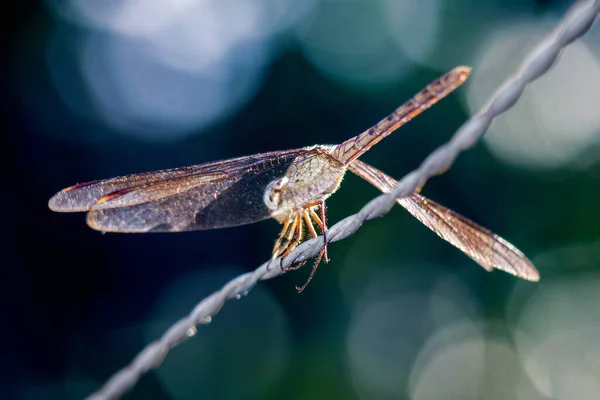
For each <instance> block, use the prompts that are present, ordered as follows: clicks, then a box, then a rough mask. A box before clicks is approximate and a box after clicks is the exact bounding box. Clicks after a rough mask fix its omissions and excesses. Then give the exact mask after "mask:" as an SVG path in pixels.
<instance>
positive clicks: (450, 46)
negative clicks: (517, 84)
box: [0, 0, 600, 400]
mask: <svg viewBox="0 0 600 400" xmlns="http://www.w3.org/2000/svg"><path fill="white" fill-rule="evenodd" d="M571 4H572V2H571V1H558V0H556V1H544V0H537V1H536V0H421V1H409V0H345V1H341V0H305V1H294V0H255V1H245V0H180V1H171V2H169V1H164V0H124V1H119V2H113V1H110V2H109V1H90V0H62V1H53V0H47V1H44V2H39V1H33V0H30V1H21V2H15V3H14V4H13V7H16V8H14V9H13V10H12V11H10V12H8V13H5V14H4V16H3V20H4V21H3V25H4V26H6V27H7V29H8V30H7V32H8V33H7V34H6V35H5V39H6V41H5V51H4V52H3V54H4V56H5V58H4V61H3V63H2V64H3V67H4V69H3V73H2V75H3V76H2V80H3V81H4V83H3V94H5V95H6V96H5V99H6V107H5V113H6V114H5V117H4V128H3V131H4V132H5V135H4V141H3V143H4V144H3V145H2V148H4V149H7V152H6V155H5V156H4V157H3V158H4V159H5V160H6V161H8V162H7V164H6V165H7V167H5V169H4V171H5V172H4V173H3V177H4V185H3V189H2V192H3V195H2V200H1V201H2V210H3V220H4V221H5V228H4V229H3V233H2V237H3V240H2V243H3V248H4V250H3V254H2V269H1V273H2V279H1V282H2V290H0V301H1V303H0V304H1V307H2V321H3V322H2V329H1V333H0V335H1V336H2V343H3V344H4V345H3V346H2V347H3V349H2V350H1V359H0V371H1V372H2V379H1V380H0V382H1V383H0V385H1V386H0V392H1V393H2V398H5V399H9V398H10V399H13V398H14V399H79V398H82V397H84V396H86V395H87V394H89V393H90V392H91V391H93V390H94V389H96V388H98V387H99V386H100V385H101V384H102V382H103V381H104V380H106V379H107V378H108V377H109V376H110V375H112V373H114V372H116V371H117V370H118V369H119V368H121V367H123V366H124V365H126V364H127V363H128V362H130V360H131V359H132V358H133V357H134V356H135V355H136V354H137V353H138V352H139V351H140V350H141V349H142V348H143V346H144V345H145V344H147V343H149V342H150V341H152V340H153V339H155V338H157V337H158V336H159V335H160V334H162V332H164V330H165V329H166V328H167V327H168V326H169V325H170V324H172V323H173V322H175V321H176V320H178V319H179V318H180V317H182V316H183V315H185V314H186V313H187V312H189V311H190V310H191V309H192V307H193V306H194V305H195V304H196V302H198V301H199V300H201V299H202V298H203V297H205V296H206V295H208V294H210V293H211V292H212V291H214V290H216V289H218V288H219V287H220V286H221V285H222V284H224V283H225V282H226V281H227V280H229V279H231V278H233V277H234V276H236V275H238V274H240V273H243V272H245V271H250V270H252V269H253V268H255V267H256V266H258V265H259V264H261V263H262V262H264V261H265V260H266V259H268V257H269V256H270V251H271V248H272V245H273V241H274V239H275V238H276V236H277V234H278V232H279V225H278V224H277V223H276V222H275V221H266V222H262V223H259V224H254V225H249V226H244V227H239V228H231V229H226V230H215V231H203V232H188V233H180V234H147V235H119V234H105V235H102V234H100V233H99V232H96V231H93V230H91V229H89V228H88V227H87V226H86V224H85V219H84V216H83V215H80V214H77V215H59V214H55V213H52V212H51V211H50V210H48V208H47V200H48V198H49V197H50V196H51V195H52V194H54V193H55V192H56V191H58V190H59V189H61V188H63V187H66V186H69V185H72V184H74V183H76V182H83V181H87V180H92V179H99V178H106V177H111V176H115V175H121V174H126V173H133V172H142V171H149V170H153V169H160V168H169V167H175V166H180V165H190V164H199V163H203V162H207V161H213V160H218V159H224V158H230V157H235V156H241V155H247V154H253V153H258V152H264V151H270V150H278V149H282V150H283V149H289V148H296V147H302V146H307V145H313V144H329V143H339V142H341V141H343V140H345V139H347V138H349V137H351V136H353V135H355V134H357V133H360V132H362V131H363V130H365V129H367V128H369V127H370V126H371V125H373V124H374V123H376V122H377V121H379V120H380V119H381V118H383V117H384V116H386V115H387V114H388V113H389V112H391V111H392V110H393V109H394V108H395V107H397V106H398V105H400V104H401V103H402V102H404V101H405V100H407V99H408V98H409V97H410V96H412V95H413V94H414V93H415V92H416V91H418V90H419V89H421V88H422V87H423V86H424V85H426V84H427V83H429V82H430V81H431V80H432V79H434V78H436V77H437V76H439V75H441V74H442V73H444V72H445V71H447V70H449V69H450V68H452V67H453V66H455V65H459V64H464V65H470V66H472V67H473V68H474V72H473V75H472V77H471V79H470V80H469V81H468V82H467V84H466V85H465V86H464V87H461V88H460V89H459V90H458V91H457V92H455V93H454V94H452V95H451V96H449V97H448V98H447V99H445V100H444V101H442V102H441V103H440V104H438V105H436V106H435V107H434V108H433V109H431V110H430V111H427V112H426V113H425V114H423V115H422V116H419V117H418V118H417V119H416V120H415V121H413V122H411V123H410V124H409V125H408V126H405V127H403V128H402V129H401V130H399V131H398V132H396V133H395V134H394V135H392V136H390V137H389V138H388V139H386V140H385V141H384V142H383V143H384V144H380V145H378V146H376V147H374V148H373V149H372V150H371V151H370V152H369V153H368V154H366V155H365V156H364V157H363V159H364V160H365V161H366V162H369V163H370V164H372V165H374V166H375V167H377V168H379V169H381V170H383V171H385V172H387V173H388V174H390V175H392V176H394V177H396V178H400V177H401V176H403V175H404V174H405V173H407V172H408V171H410V170H411V169H413V168H415V167H416V166H418V164H419V163H420V162H421V161H422V160H423V159H424V158H425V157H426V156H427V154H428V153H429V152H431V151H432V150H433V149H434V148H435V147H436V146H438V145H440V144H441V143H443V142H444V141H445V140H447V139H448V138H449V137H450V136H451V134H452V133H453V132H454V131H455V130H456V129H457V128H458V127H459V126H460V125H461V123H463V122H464V121H465V120H466V119H467V118H468V117H469V116H470V115H471V114H472V113H473V112H474V111H475V110H477V109H478V108H480V107H481V106H482V105H483V103H484V102H485V100H486V99H487V98H488V97H489V96H490V95H491V94H492V92H493V91H494V90H495V88H496V87H497V86H498V85H499V84H500V82H501V81H502V80H503V79H505V78H506V76H507V75H508V74H509V73H511V72H513V71H514V70H515V68H516V66H517V65H518V64H519V63H520V62H521V60H522V59H523V58H524V57H525V56H526V54H527V53H528V51H529V50H530V49H531V47H532V46H533V45H534V44H535V43H536V42H537V41H539V39H540V38H541V37H542V36H543V35H544V34H545V33H547V32H549V31H550V30H551V29H552V28H553V27H554V26H555V25H556V24H557V22H558V20H559V19H560V17H561V16H562V15H563V13H564V12H565V10H566V9H567V8H568V7H569V6H570V5H571ZM599 107H600V28H597V27H596V28H593V29H592V31H590V33H589V34H588V35H587V36H586V37H585V38H583V39H582V40H580V41H577V42H576V43H574V44H573V45H572V46H570V47H569V48H568V49H567V50H566V51H565V52H564V54H563V57H562V58H561V60H560V62H559V63H558V64H557V65H556V67H555V68H554V69H553V70H552V71H551V72H550V73H549V74H548V75H546V76H544V77H543V78H542V79H541V80H540V81H538V82H536V83H535V84H534V85H533V86H531V87H530V88H529V89H528V91H527V92H526V95H525V96H524V97H523V99H522V100H521V102H520V103H519V104H518V105H517V106H516V107H515V108H514V109H513V110H511V111H510V112H509V113H507V114H506V115H505V116H503V117H501V118H499V119H498V120H497V121H496V122H495V123H494V124H493V126H492V128H491V129H490V131H489V133H488V134H487V136H486V137H485V139H484V140H483V141H482V142H481V143H480V144H478V145H477V147H476V148H475V149H473V150H471V151H469V152H467V153H465V154H464V155H462V156H461V157H460V158H459V159H458V161H457V162H456V164H455V165H454V166H453V168H452V169H451V170H450V171H449V172H448V173H446V174H445V175H443V176H440V177H436V178H434V179H432V180H431V181H430V182H429V183H428V184H427V186H426V187H425V189H424V191H423V193H424V194H425V195H426V196H428V197H431V198H432V199H435V200H436V201H439V202H440V203H442V204H444V205H446V206H448V207H450V208H452V209H454V210H456V211H458V212H460V213H462V214H464V215H465V216H468V217H469V218H471V219H473V220H475V221H476V222H479V223H480V224H482V225H484V226H486V227H489V228H490V229H492V230H493V231H495V232H497V233H498V234H500V235H501V236H503V237H504V238H506V239H507V240H509V241H511V242H512V243H514V244H515V245H516V246H517V247H519V248H520V249H521V250H523V251H524V252H525V253H526V254H527V255H528V256H530V258H531V259H532V260H533V262H534V263H535V264H536V266H537V267H538V269H539V271H540V273H541V275H542V280H541V281H540V282H539V283H537V284H533V283H528V282H523V281H520V280H518V279H517V278H515V277H513V276H510V275H508V274H504V273H502V272H494V273H487V272H485V271H484V270H483V269H482V268H480V267H479V266H478V265H476V264H475V263H474V262H473V261H471V260H470V259H469V258H467V257H466V256H464V255H463V254H462V253H460V252H459V251H458V250H456V249H455V248H453V247H452V246H450V245H449V244H447V243H445V242H443V241H442V240H441V239H439V238H438V237H437V236H436V235H435V234H433V233H431V232H430V231H429V230H428V229H426V228H425V227H423V226H422V225H421V224H419V223H418V222H417V221H416V220H414V219H413V218H412V217H410V216H409V215H408V213H406V212H405V211H404V210H402V209H401V208H400V207H397V208H395V209H393V210H392V211H391V212H390V213H389V214H388V215H387V216H385V217H384V218H381V219H378V220H375V221H371V222H369V223H367V224H366V225H365V226H364V227H363V228H362V229H360V230H359V231H358V232H357V233H356V234H355V235H354V236H352V237H351V238H350V239H348V240H345V241H343V242H339V243H335V244H332V245H331V246H330V248H329V254H330V256H331V258H332V261H331V262H330V263H329V264H328V265H325V264H324V265H322V266H321V268H320V269H319V271H318V272H317V275H316V277H315V279H314V280H313V282H312V283H311V284H310V285H309V286H308V288H307V290H306V291H305V292H303V293H302V294H300V295H298V294H296V291H295V290H294V286H295V285H296V284H300V283H303V282H304V279H305V277H306V275H307V274H308V270H307V269H303V270H300V271H298V272H294V273H289V274H286V275H285V276H283V277H280V278H277V279H275V280H272V281H268V282H264V283H261V284H259V285H258V286H257V287H255V288H254V290H252V292H250V294H249V295H248V296H246V297H244V298H242V299H241V300H238V301H235V300H234V301H231V302H229V303H228V304H227V305H226V306H225V308H224V309H223V310H222V311H221V313H220V314H218V315H217V316H216V317H215V318H214V319H213V322H212V323H211V324H210V325H208V326H206V327H201V328H199V330H198V333H197V335H196V336H195V337H194V338H193V339H191V340H189V341H188V342H186V343H184V344H182V345H181V346H179V347H177V348H176V349H175V350H173V351H172V352H171V353H170V354H169V355H168V357H167V358H166V359H165V362H164V364H163V365H162V366H161V367H160V368H159V369H157V370H155V371H153V372H151V373H149V374H147V375H146V376H144V377H143V378H142V379H141V381H140V382H139V383H138V385H137V386H136V387H135V388H134V389H133V391H131V392H130V393H129V394H128V396H127V398H128V399H173V400H179V399H181V400H183V399H198V398H207V399H210V398H226V399H279V398H290V399H306V398H311V399H330V398H346V399H414V400H423V399H437V398H454V399H482V398H485V399H487V400H499V399H518V400H538V399H540V400H541V399H569V400H570V399H598V393H600V307H599V305H600V268H599V265H600V207H598V204H600V189H599V188H600V186H599V184H600V157H599V154H600V152H599V151H600V146H599V144H600V111H599V110H600V109H599ZM377 194H378V193H377V191H376V190H375V189H374V188H372V187H370V186H369V184H367V183H366V182H364V181H361V180H360V179H358V178H356V177H354V176H348V177H347V178H346V179H345V181H344V183H343V185H342V187H341V189H340V190H339V192H338V193H336V194H335V195H334V196H333V197H332V198H331V199H330V200H329V204H328V205H329V221H330V223H331V224H333V223H335V222H336V221H338V220H340V219H341V218H343V217H345V216H347V215H348V214H350V213H353V212H356V211H357V210H358V209H359V208H360V207H361V206H362V205H363V204H365V203H366V202H367V201H368V200H369V199H371V198H373V197H374V196H376V195H377Z"/></svg>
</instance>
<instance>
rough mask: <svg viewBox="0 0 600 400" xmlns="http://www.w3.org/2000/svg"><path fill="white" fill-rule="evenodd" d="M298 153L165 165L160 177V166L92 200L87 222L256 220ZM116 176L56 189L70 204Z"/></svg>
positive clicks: (189, 226) (159, 224)
mask: <svg viewBox="0 0 600 400" xmlns="http://www.w3.org/2000/svg"><path fill="white" fill-rule="evenodd" d="M299 153H300V151H299V150H290V151H285V152H273V153H264V154H259V155H255V156H248V157H242V158H239V159H232V160H227V161H224V162H219V163H211V164H203V165H199V166H195V167H187V168H189V170H188V172H187V173H180V172H179V171H178V172H175V173H171V172H170V171H173V170H170V171H168V172H169V174H168V176H169V178H168V179H163V178H164V175H161V174H163V173H164V171H157V172H155V173H147V174H141V175H147V178H148V179H146V180H145V182H146V183H143V184H140V182H142V181H143V179H133V180H131V179H130V181H131V183H130V184H129V186H128V187H125V188H121V189H118V190H115V191H113V192H110V193H108V194H104V195H102V196H101V197H99V198H96V199H94V203H93V204H92V205H91V206H90V209H89V212H88V215H87V222H88V224H89V225H90V227H92V228H93V229H97V230H100V231H106V232H129V233H132V232H174V231H185V230H197V229H213V228H224V227H229V226H235V225H243V224H248V223H252V222H257V221H260V220H263V219H266V218H269V217H270V211H269V210H268V209H267V207H266V205H265V204H264V200H263V196H264V192H265V189H266V187H267V185H268V184H269V183H270V182H272V181H273V180H275V179H277V178H280V177H281V176H283V175H284V174H285V173H286V171H287V169H288V168H289V166H290V165H291V164H292V163H293V162H294V160H295V159H296V157H297V156H298V155H299ZM141 175H134V176H135V177H137V176H141ZM130 177H131V176H130ZM119 179H121V178H115V179H110V180H107V181H99V182H94V183H91V184H90V185H88V186H80V187H74V188H73V189H70V190H67V191H64V192H61V193H64V194H63V196H65V197H70V198H71V199H74V200H71V204H75V203H77V201H79V200H80V199H84V200H85V201H88V199H90V198H92V194H91V193H93V192H94V193H98V192H105V191H106V188H107V187H110V188H114V187H118V185H122V183H120V182H122V181H123V180H122V179H121V180H119ZM133 182H135V183H133ZM103 185H104V186H103ZM90 187H95V189H93V191H92V190H90ZM79 191H82V192H83V194H81V195H80V194H79V193H78V192H79ZM61 193H59V194H58V195H57V196H59V195H60V194H61ZM51 203H52V200H51ZM67 203H68V201H67ZM82 203H83V202H82ZM77 206H78V207H80V206H82V204H77Z"/></svg>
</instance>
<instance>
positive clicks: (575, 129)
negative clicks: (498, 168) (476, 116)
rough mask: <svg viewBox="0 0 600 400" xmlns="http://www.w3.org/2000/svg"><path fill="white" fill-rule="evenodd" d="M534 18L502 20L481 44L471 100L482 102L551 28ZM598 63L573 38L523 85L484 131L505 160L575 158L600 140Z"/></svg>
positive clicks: (550, 162)
mask: <svg viewBox="0 0 600 400" xmlns="http://www.w3.org/2000/svg"><path fill="white" fill-rule="evenodd" d="M548 25H549V24H539V23H535V22H529V23H525V22H524V23H521V24H520V25H519V24H515V23H514V22H511V23H510V25H507V26H503V27H502V28H501V29H499V30H498V31H497V32H496V33H495V34H494V35H492V37H491V38H490V39H489V40H488V41H487V42H486V43H484V44H483V45H482V46H481V49H482V55H481V59H480V60H479V61H478V62H477V64H476V65H475V66H474V69H473V71H474V73H473V75H472V78H471V82H470V85H469V87H468V88H469V94H468V97H469V105H470V107H471V109H472V110H473V111H475V110H477V109H479V108H481V107H482V106H483V105H484V102H485V101H487V99H488V98H489V96H490V95H491V94H492V93H493V91H494V90H495V89H496V88H497V86H498V85H499V84H500V83H501V82H502V81H503V80H504V79H505V78H506V77H507V76H508V75H509V74H510V73H512V72H514V71H515V70H516V68H517V65H518V63H520V60H522V59H523V58H524V56H525V55H526V54H527V52H528V51H530V49H531V46H532V45H533V44H535V43H536V42H537V41H538V40H539V38H540V37H541V36H542V35H543V34H545V33H546V32H547V31H548V30H549V26H548ZM597 104H600V63H599V61H598V59H597V58H596V57H594V55H593V54H591V53H590V52H589V50H588V49H587V48H586V47H585V46H584V45H582V44H579V43H574V44H572V45H571V46H569V48H568V49H567V50H566V51H565V54H564V55H563V57H562V58H561V59H560V60H559V61H558V63H557V65H556V66H555V67H554V68H553V69H552V70H551V71H550V72H549V73H548V74H547V75H545V76H544V77H543V78H542V79H540V80H539V81H536V82H534V83H533V84H532V85H531V86H529V87H528V88H527V90H526V91H525V94H524V95H523V97H522V98H521V100H520V101H519V103H517V105H516V106H514V107H513V108H512V109H511V110H510V111H508V112H507V113H506V114H504V115H503V116H501V117H499V118H498V119H497V120H496V121H495V122H494V123H493V124H492V126H491V127H490V130H489V132H488V133H487V134H486V136H484V140H485V143H486V145H487V146H488V147H489V149H490V151H492V152H493V153H494V154H495V155H496V156H497V157H498V158H500V159H502V160H503V161H505V162H507V163H510V164H515V165H518V166H524V167H529V168H556V167H562V166H565V165H569V164H572V163H574V162H576V161H577V159H578V157H580V156H581V155H582V154H583V153H584V151H585V150H586V149H589V148H590V146H593V145H597V144H598V143H600V113H599V112H598V110H597V108H598V107H597V106H596V105H597Z"/></svg>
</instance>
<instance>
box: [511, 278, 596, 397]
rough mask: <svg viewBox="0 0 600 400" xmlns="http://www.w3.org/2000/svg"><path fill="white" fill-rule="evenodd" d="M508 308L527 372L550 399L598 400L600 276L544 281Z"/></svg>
mask: <svg viewBox="0 0 600 400" xmlns="http://www.w3.org/2000/svg"><path fill="white" fill-rule="evenodd" d="M523 294H524V293H523V290H521V291H519V290H517V291H516V292H515V295H514V296H513V297H512V299H511V302H510V306H509V317H511V319H513V320H514V321H515V324H516V329H515V331H516V334H515V339H516V344H517V348H518V350H519V352H520V353H521V357H522V358H523V359H524V364H525V367H526V368H525V370H526V372H527V374H528V375H529V377H530V379H531V380H532V381H533V383H534V385H535V386H536V388H537V389H538V390H539V391H540V392H542V393H543V394H544V395H545V396H546V398H553V399H558V400H568V399H578V400H579V399H580V400H587V399H590V400H592V399H597V398H598V393H600V341H599V340H598V338H600V307H598V304H600V275H598V274H589V273H588V274H586V275H581V276H580V277H577V278H567V277H564V276H561V277H560V279H558V280H556V281H552V280H551V278H549V279H546V280H544V281H542V283H540V284H539V285H535V287H533V288H531V289H530V295H529V296H524V295H523Z"/></svg>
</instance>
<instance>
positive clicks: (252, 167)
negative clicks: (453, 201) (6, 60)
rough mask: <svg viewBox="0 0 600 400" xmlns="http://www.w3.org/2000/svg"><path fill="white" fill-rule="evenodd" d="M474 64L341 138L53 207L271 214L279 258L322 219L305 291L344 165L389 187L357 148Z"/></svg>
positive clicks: (111, 225) (172, 215)
mask: <svg viewBox="0 0 600 400" xmlns="http://www.w3.org/2000/svg"><path fill="white" fill-rule="evenodd" d="M470 72H471V69H470V68H469V67H465V66H458V67H455V68H453V69H452V70H450V71H449V72H447V73H446V74H444V75H442V76H441V77H439V78H438V79H436V80H434V81H433V82H431V83H430V84H429V85H427V86H426V87H425V88H424V89H422V90H421V91H420V92H418V93H417V94H415V95H414V96H413V97H412V98H411V99H410V100H409V101H407V102H406V103H404V104H403V105H401V106H400V107H398V108H397V109H396V110H395V111H394V112H392V113H391V114H390V115H389V116H387V117H386V118H384V119H383V120H381V121H380V122H378V123H377V124H376V125H374V126H373V127H371V128H369V129H367V130H366V131H364V132H363V133H361V134H359V135H357V136H355V137H353V138H351V139H348V140H346V141H345V142H343V143H341V144H338V145H316V146H309V147H304V148H300V149H294V150H285V151H273V152H268V153H261V154H255V155H250V156H244V157H238V158H233V159H229V160H224V161H216V162H209V163H205V164H199V165H194V166H185V167H179V168H173V169H166V170H159V171H152V172H144V173H138V174H131V175H124V176H118V177H115V178H110V179H104V180H97V181H91V182H86V183H80V184H76V185H73V186H70V187H67V188H66V189H63V190H61V191H60V192H58V193H57V194H55V195H54V196H53V197H52V198H51V199H50V201H49V207H50V209H51V210H53V211H57V212H87V224H88V225H89V226H90V227H91V228H92V229H95V230H99V231H103V232H122V233H138V232H182V231H191V230H205V229H216V228H227V227H233V226H239V225H244V224H250V223H254V222H258V221H262V220H265V219H269V218H274V219H275V220H276V221H278V222H279V223H280V224H282V225H283V226H282V229H281V233H280V234H279V236H278V238H277V240H276V242H275V245H274V247H273V251H272V258H273V259H275V258H277V257H281V258H284V257H286V256H287V255H288V254H289V253H290V252H291V251H292V250H293V249H294V248H296V247H297V246H298V245H299V244H300V243H301V242H302V241H303V240H305V239H306V238H307V237H313V238H314V237H318V234H317V228H318V229H319V231H320V232H321V234H322V235H323V238H324V240H323V242H324V246H323V249H322V250H321V252H320V253H319V254H318V256H317V258H316V261H315V263H314V265H313V268H312V270H311V272H310V275H309V277H308V278H307V280H306V282H305V283H304V284H303V285H302V286H300V287H296V289H297V290H298V292H301V291H302V290H304V288H306V286H307V285H308V283H309V282H310V281H311V279H312V278H313V276H314V274H315V272H316V270H317V267H318V266H319V263H320V262H321V260H323V259H324V260H325V262H328V261H329V257H328V254H327V240H326V234H327V221H326V206H325V201H326V200H327V199H328V198H329V197H330V196H331V195H332V194H333V193H334V192H336V191H337V190H338V188H339V186H340V183H341V182H342V179H343V177H344V175H345V173H346V171H347V170H350V171H351V172H353V173H354V174H356V175H358V176H359V177H361V178H363V179H365V180H366V181H367V182H369V183H371V184H372V185H373V186H375V187H376V188H378V189H379V190H381V191H383V192H390V191H391V190H392V189H393V188H394V186H395V184H396V181H395V180H394V179H393V178H391V177H389V176H388V175H386V174H384V173H383V172H381V171H379V170H377V169H375V168H374V167H372V166H370V165H368V164H365V163H364V162H362V161H360V160H358V158H359V157H360V156H361V155H363V154H364V153H365V152H367V151H368V150H369V149H370V148H371V147H373V146H374V145H375V144H377V143H378V142H380V141H381V140H382V139H384V138H385V137H387V136H389V135H390V134H391V133H392V132H394V131H395V130H396V129H398V128H399V127H401V126H402V125H404V124H406V123H407V122H408V121H410V120H411V119H413V118H414V117H416V116H417V115H419V114H420V113H422V112H423V111H424V110H426V109H428V108H429V107H431V106H432V105H434V104H435V103H437V102H438V101H439V100H441V99H443V98H444V97H446V96H447V95H448V94H450V93H451V92H453V91H454V90H455V89H456V88H458V87H459V86H460V85H462V84H463V83H464V82H465V81H466V80H467V78H468V77H469V74H470ZM397 201H398V203H399V204H400V205H401V206H402V207H404V208H405V209H406V210H408V212H409V213H411V214H412V215H413V216H414V217H416V218H417V219H418V220H419V221H420V222H421V223H423V224H424V225H425V226H427V227H428V228H429V229H431V230H432V231H434V232H435V233H437V234H438V235H439V236H440V237H441V238H442V239H444V240H446V241H448V242H449V243H451V244H452V245H454V246H455V247H457V248H458V249H460V250H461V251H463V252H464V253H465V254H466V255H467V256H469V257H470V258H471V259H473V260H474V261H475V262H477V263H478V264H479V265H481V266H482V267H483V268H485V269H486V270H488V271H491V270H492V269H494V268H496V269H499V270H503V271H505V272H508V273H511V274H513V275H515V276H517V277H520V278H523V279H526V280H530V281H537V280H539V274H538V272H537V270H536V269H535V267H534V266H533V264H532V263H531V261H530V260H529V259H527V257H526V256H525V255H524V254H523V253H521V252H520V251H519V250H518V249H516V248H515V247H514V246H512V245H511V244H510V243H508V242H507V241H506V240H504V239H502V238H501V237H499V236H497V235H495V234H494V233H492V232H490V231H489V230H487V229H485V228H483V227H481V226H479V225H477V224H476V223H474V222H472V221H470V220H469V219H467V218H465V217H463V216H461V215H459V214H457V213H455V212H454V211H451V210H449V209H447V208H445V207H444V206H442V205H439V204H437V203H435V202H433V201H431V200H429V199H427V198H425V197H423V196H422V195H421V194H419V191H416V192H415V193H413V194H411V195H409V196H407V197H404V198H400V199H398V200H397ZM303 265H304V262H302V263H300V264H297V265H295V266H290V267H288V269H289V270H291V269H297V268H300V267H301V266H303Z"/></svg>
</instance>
